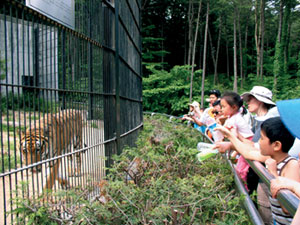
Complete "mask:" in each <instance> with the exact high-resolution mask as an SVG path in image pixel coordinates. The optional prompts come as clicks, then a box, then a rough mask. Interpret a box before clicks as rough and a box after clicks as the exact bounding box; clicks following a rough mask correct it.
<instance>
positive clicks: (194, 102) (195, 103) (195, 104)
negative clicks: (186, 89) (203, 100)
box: [189, 101, 200, 108]
mask: <svg viewBox="0 0 300 225" xmlns="http://www.w3.org/2000/svg"><path fill="white" fill-rule="evenodd" d="M189 106H193V107H194V108H197V107H198V108H199V107H200V104H199V102H197V101H193V103H192V104H189Z"/></svg>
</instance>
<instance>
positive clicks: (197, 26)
mask: <svg viewBox="0 0 300 225" xmlns="http://www.w3.org/2000/svg"><path fill="white" fill-rule="evenodd" d="M201 7H202V0H200V1H199V8H198V15H197V24H196V31H195V37H194V45H193V51H192V72H191V85H190V102H192V98H193V78H194V70H195V65H194V64H195V55H196V45H197V38H198V30H199V22H200V13H201Z"/></svg>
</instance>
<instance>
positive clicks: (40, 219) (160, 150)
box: [14, 116, 250, 225]
mask: <svg viewBox="0 0 300 225" xmlns="http://www.w3.org/2000/svg"><path fill="white" fill-rule="evenodd" d="M144 119H145V120H144V130H143V131H142V132H141V133H140V135H139V138H138V141H137V143H136V144H137V146H136V147H135V148H126V149H125V150H124V151H123V153H122V154H121V155H120V156H114V160H115V163H114V165H113V167H112V168H111V169H109V175H108V176H107V178H106V181H107V183H106V185H103V186H101V190H100V192H101V197H98V198H96V199H94V200H91V198H88V195H89V193H90V191H91V190H88V189H87V188H85V189H84V190H80V191H79V190H72V191H70V190H68V191H66V192H64V193H62V194H60V195H58V194H56V197H55V198H53V199H56V201H58V203H59V204H58V203H56V204H55V203H51V201H44V202H43V201H40V200H37V201H34V200H31V201H29V200H20V201H18V202H17V203H18V205H17V209H16V210H18V211H17V212H18V213H19V214H20V215H24V217H25V218H27V219H29V220H30V221H34V223H36V224H44V223H48V224H51V223H57V224H71V223H72V224H114V225H115V224H149V223H150V221H152V223H153V224H174V222H175V220H177V223H178V224H250V222H249V220H248V218H247V216H246V212H245V211H244V210H243V209H242V208H241V206H240V203H241V199H242V197H239V196H237V195H236V193H235V189H234V185H233V175H232V173H231V170H230V168H229V166H228V165H227V164H226V163H225V161H224V160H223V158H222V157H221V155H217V156H216V157H215V158H210V159H207V161H205V163H203V164H201V163H200V162H199V161H197V160H196V157H195V156H196V153H197V150H196V149H195V147H196V144H197V142H198V141H199V140H201V139H202V136H201V133H200V132H198V131H197V130H195V129H191V127H188V126H183V125H182V124H176V123H170V122H168V121H167V119H165V118H160V117H155V118H154V117H147V116H145V118H144ZM132 162H135V164H132ZM130 165H131V167H130ZM132 165H134V166H132ZM130 168H131V169H130ZM133 168H134V169H133ZM64 196H66V197H64ZM48 198H49V196H48ZM62 198H63V199H65V201H64V202H63V201H62V200H61V199H62ZM103 199H105V200H106V201H107V202H106V203H104V201H103ZM61 204H64V207H61V209H62V210H61V211H60V210H57V206H58V205H59V206H62V205H61ZM78 206H81V207H78ZM176 210H177V211H178V212H177V213H176ZM57 212H60V213H57ZM14 213H16V211H14ZM62 215H68V217H70V219H66V218H65V219H62ZM58 221H61V223H59V222H58Z"/></svg>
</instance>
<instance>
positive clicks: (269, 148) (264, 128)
mask: <svg viewBox="0 0 300 225" xmlns="http://www.w3.org/2000/svg"><path fill="white" fill-rule="evenodd" d="M208 101H209V107H208V108H206V109H200V105H199V103H198V102H196V101H194V102H193V103H192V104H190V105H189V113H188V114H187V115H184V116H183V117H182V120H188V121H190V122H191V123H193V125H194V127H195V128H197V129H198V130H199V131H201V132H203V133H205V134H206V135H207V136H208V137H209V138H211V139H212V140H213V141H214V148H215V149H218V150H219V152H221V153H227V154H228V156H229V157H231V158H232V159H235V160H236V164H235V170H236V172H237V173H238V174H239V176H240V178H241V179H242V180H243V181H244V184H245V187H246V189H247V190H248V191H249V194H252V193H253V191H256V192H257V201H256V202H257V208H258V211H259V213H260V215H261V217H262V219H263V221H264V223H265V224H276V225H277V224H291V223H292V224H300V209H299V208H298V210H297V212H296V214H295V216H294V218H293V216H292V215H290V214H289V213H288V211H287V210H286V209H285V208H284V207H282V206H281V205H280V203H279V201H278V200H277V193H278V191H279V190H280V189H284V188H286V189H290V190H291V191H293V192H294V193H295V194H296V195H298V196H299V197H300V162H299V161H298V160H299V156H298V154H299V152H300V144H299V143H300V141H299V139H300V128H299V127H300V119H299V116H298V115H297V114H298V110H299V109H300V99H294V100H284V101H279V102H277V104H276V103H275V102H273V101H272V92H271V91H270V90H269V89H268V88H265V87H262V86H254V87H253V88H252V90H251V91H249V92H246V93H243V94H242V95H241V96H240V95H239V94H237V93H235V92H225V93H223V95H221V92H220V91H219V90H211V91H210V92H209V99H208ZM244 103H245V106H247V107H245V106H244ZM212 124H219V125H220V126H213V127H214V129H213V130H211V129H209V128H210V127H212ZM215 132H218V133H219V134H221V136H220V135H218V136H215ZM220 137H221V138H220ZM246 159H248V160H256V161H259V162H261V163H263V165H265V166H266V168H267V169H268V171H269V172H270V173H271V174H272V175H273V176H274V177H275V179H273V180H272V181H271V187H270V188H269V187H268V186H267V185H265V184H264V183H263V182H262V181H261V180H260V179H259V177H258V176H257V175H256V173H255V172H254V171H253V170H252V169H251V167H250V166H249V164H248V163H247V161H246Z"/></svg>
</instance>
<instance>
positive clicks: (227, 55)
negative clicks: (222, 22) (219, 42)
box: [225, 30, 230, 79]
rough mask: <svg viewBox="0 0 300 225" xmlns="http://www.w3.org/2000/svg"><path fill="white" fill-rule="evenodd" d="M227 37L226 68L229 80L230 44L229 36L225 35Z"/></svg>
mask: <svg viewBox="0 0 300 225" xmlns="http://www.w3.org/2000/svg"><path fill="white" fill-rule="evenodd" d="M225 32H226V30H225ZM225 36H226V68H227V78H228V79H229V76H230V68H229V66H230V65H229V44H228V38H227V34H225Z"/></svg>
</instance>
